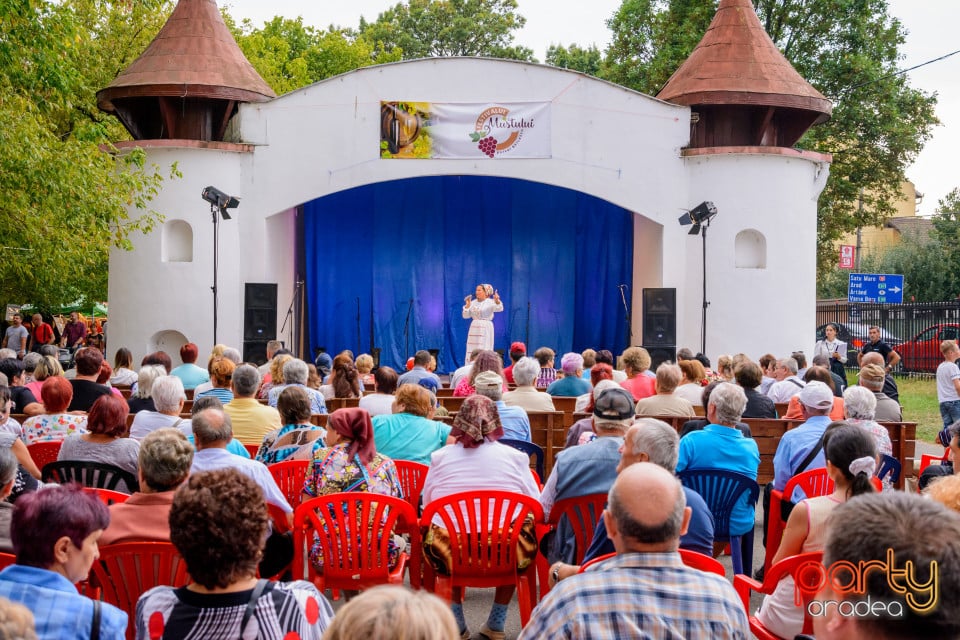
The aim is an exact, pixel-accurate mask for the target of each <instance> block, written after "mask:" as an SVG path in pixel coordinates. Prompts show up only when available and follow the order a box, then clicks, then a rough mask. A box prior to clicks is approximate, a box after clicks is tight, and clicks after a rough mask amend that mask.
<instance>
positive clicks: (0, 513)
mask: <svg viewBox="0 0 960 640" xmlns="http://www.w3.org/2000/svg"><path fill="white" fill-rule="evenodd" d="M16 481H17V459H16V458H15V457H14V456H13V453H11V452H10V449H8V448H6V447H2V446H0V552H2V553H13V541H12V540H10V519H11V518H12V517H13V503H12V502H10V501H8V500H7V498H9V497H10V494H11V493H13V484H14V482H16ZM0 637H2V636H0Z"/></svg>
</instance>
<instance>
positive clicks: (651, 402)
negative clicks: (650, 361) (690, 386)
mask: <svg viewBox="0 0 960 640" xmlns="http://www.w3.org/2000/svg"><path fill="white" fill-rule="evenodd" d="M682 376H683V374H682V373H681V371H680V367H678V366H677V365H675V364H667V363H666V362H665V363H663V364H661V365H660V366H659V367H657V381H656V388H657V393H656V395H652V396H650V397H649V398H644V399H643V400H640V401H639V402H637V415H638V416H653V417H656V416H688V417H690V418H693V417H694V416H696V413H695V412H694V410H693V405H692V404H691V403H690V401H689V400H687V399H685V398H681V397H679V396H675V395H673V391H674V390H675V389H676V388H677V385H678V384H680V379H681V377H682Z"/></svg>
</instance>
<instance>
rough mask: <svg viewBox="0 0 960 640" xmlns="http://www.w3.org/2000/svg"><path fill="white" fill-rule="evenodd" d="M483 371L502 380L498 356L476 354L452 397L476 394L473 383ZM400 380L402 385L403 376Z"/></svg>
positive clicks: (494, 354)
mask: <svg viewBox="0 0 960 640" xmlns="http://www.w3.org/2000/svg"><path fill="white" fill-rule="evenodd" d="M484 371H490V372H492V373H495V374H497V375H498V376H500V377H501V378H503V360H501V359H500V354H498V353H497V352H496V351H481V352H480V353H478V354H477V357H476V358H474V359H473V366H472V367H471V368H470V374H469V375H468V376H467V377H466V378H464V379H463V380H461V381H460V383H459V384H458V385H457V387H456V389H454V390H453V395H454V396H455V397H458V398H466V397H467V396H470V395H473V394H474V393H476V392H477V389H476V387H475V386H474V384H473V381H474V380H476V379H477V376H478V375H480V374H481V373H483V372H484ZM400 380H401V381H400V384H401V385H403V376H400ZM503 390H504V391H506V390H507V385H506V384H504V385H503Z"/></svg>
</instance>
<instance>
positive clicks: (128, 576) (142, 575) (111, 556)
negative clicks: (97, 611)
mask: <svg viewBox="0 0 960 640" xmlns="http://www.w3.org/2000/svg"><path fill="white" fill-rule="evenodd" d="M91 573H92V576H91V579H90V582H91V585H93V586H95V587H98V588H99V589H100V597H101V598H102V599H103V601H104V602H109V603H110V604H113V605H116V606H117V607H119V608H120V609H122V610H123V611H126V612H127V615H128V616H129V622H128V623H127V638H129V639H131V640H132V639H133V638H134V637H135V636H136V622H137V621H136V609H137V600H138V599H139V598H140V596H141V595H142V594H143V593H144V592H145V591H147V590H148V589H152V588H153V587H156V586H158V585H169V586H171V587H182V586H184V585H185V584H187V583H188V582H189V577H188V576H187V563H186V562H184V561H183V559H182V558H181V557H180V554H179V553H177V549H176V547H174V546H173V545H172V544H171V543H169V542H120V543H117V544H111V545H107V546H105V547H101V549H100V561H99V562H94V563H93V567H92V570H91Z"/></svg>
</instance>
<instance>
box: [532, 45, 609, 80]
mask: <svg viewBox="0 0 960 640" xmlns="http://www.w3.org/2000/svg"><path fill="white" fill-rule="evenodd" d="M546 62H547V64H550V65H553V66H555V67H560V68H561V69H572V70H573V71H579V72H581V73H586V74H588V75H591V76H598V75H600V66H601V64H602V63H603V55H602V54H601V53H600V50H599V49H597V47H596V45H590V46H589V47H588V48H586V49H583V48H581V47H580V46H578V45H575V44H572V45H570V46H569V47H564V46H563V45H559V44H552V45H550V48H549V49H547V60H546Z"/></svg>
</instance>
